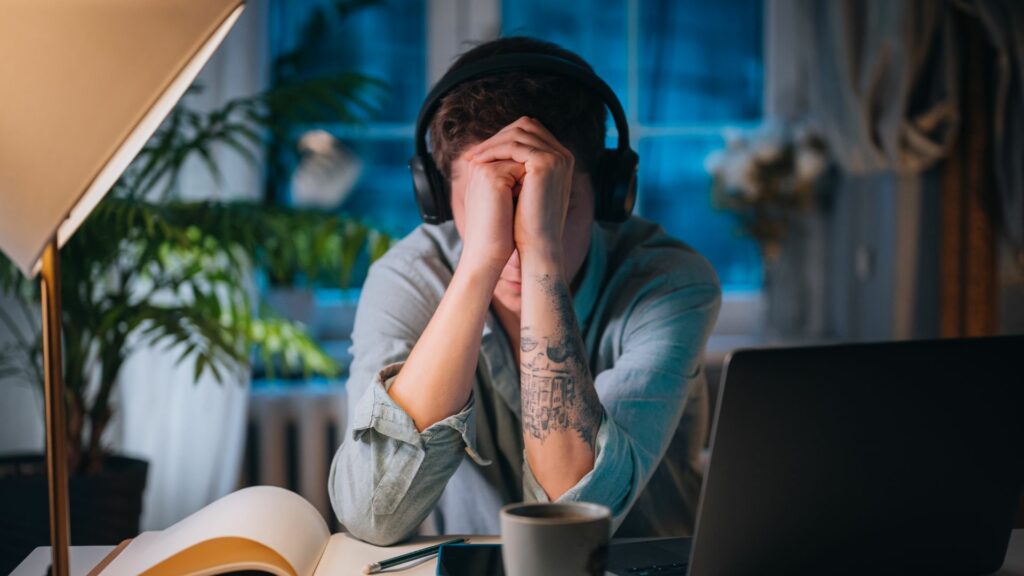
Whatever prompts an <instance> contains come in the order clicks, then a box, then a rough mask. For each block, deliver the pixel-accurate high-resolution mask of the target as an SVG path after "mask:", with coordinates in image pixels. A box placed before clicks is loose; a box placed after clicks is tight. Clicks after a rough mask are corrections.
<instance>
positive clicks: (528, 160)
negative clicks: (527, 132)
mask: <svg viewBox="0 0 1024 576" xmlns="http://www.w3.org/2000/svg"><path fill="white" fill-rule="evenodd" d="M494 160H514V161H516V162H521V163H523V164H531V165H554V164H557V163H559V162H563V161H564V160H565V158H563V157H562V156H561V155H560V154H557V153H555V152H554V151H552V150H549V149H547V148H546V147H545V148H538V147H536V146H531V145H529V144H526V143H523V142H519V141H516V140H509V141H506V142H502V143H500V144H495V145H493V146H490V147H488V148H485V149H483V150H481V151H480V152H478V153H477V155H476V156H475V157H474V158H473V162H474V163H483V162H492V161H494Z"/></svg>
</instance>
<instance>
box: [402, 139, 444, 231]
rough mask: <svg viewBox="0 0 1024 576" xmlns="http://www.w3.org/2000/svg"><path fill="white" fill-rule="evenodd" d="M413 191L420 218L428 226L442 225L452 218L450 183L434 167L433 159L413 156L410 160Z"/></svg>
mask: <svg viewBox="0 0 1024 576" xmlns="http://www.w3.org/2000/svg"><path fill="white" fill-rule="evenodd" d="M409 171H410V173H411V174H412V189H413V193H414V194H415V195H416V205H417V206H419V209H420V217H421V218H423V221H424V222H426V223H427V224H441V223H443V222H447V221H448V220H451V218H452V210H451V199H450V197H449V193H448V182H447V181H446V180H445V178H444V176H443V175H442V174H441V172H440V171H439V170H438V169H437V167H436V166H435V165H434V159H433V158H423V157H421V156H413V157H412V158H411V159H410V160H409Z"/></svg>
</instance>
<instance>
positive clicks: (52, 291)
mask: <svg viewBox="0 0 1024 576" xmlns="http://www.w3.org/2000/svg"><path fill="white" fill-rule="evenodd" d="M39 284H40V292H41V293H42V308H43V373H44V378H43V383H44V386H43V391H44V396H45V401H46V470H47V477H48V479H49V486H50V549H51V553H52V555H53V560H52V562H53V564H52V566H51V571H50V574H53V575H55V576H67V574H68V547H69V546H70V545H71V543H70V541H69V537H68V532H69V529H68V525H69V523H68V459H67V456H66V455H65V451H64V442H65V441H66V440H67V436H66V431H65V422H66V421H65V420H64V402H65V399H64V376H63V372H64V365H63V361H62V360H61V345H62V343H61V310H60V249H59V247H58V246H57V237H56V235H54V237H53V238H51V239H50V243H49V244H48V245H47V246H46V250H45V251H44V252H43V267H42V271H41V272H40V276H39Z"/></svg>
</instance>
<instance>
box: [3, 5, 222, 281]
mask: <svg viewBox="0 0 1024 576" xmlns="http://www.w3.org/2000/svg"><path fill="white" fill-rule="evenodd" d="M241 11H242V2H241V0H4V2H3V7H2V8H0V12H2V17H0V250H2V251H3V252H4V253H5V254H6V255H7V256H8V257H9V258H10V259H11V260H12V261H14V263H15V264H16V265H17V266H18V267H19V268H20V269H21V270H22V272H23V273H25V274H26V275H27V276H33V275H34V274H35V273H36V271H37V270H38V268H39V260H40V257H41V255H42V252H43V249H44V248H45V247H46V245H47V243H48V242H50V240H51V239H52V238H53V237H54V235H56V238H57V242H58V245H60V246H63V245H64V243H65V242H67V240H68V238H70V237H71V235H72V234H73V233H74V232H75V230H76V229H77V228H78V226H80V225H81V223H82V221H83V220H85V218H86V216H88V215H89V213H90V212H91V211H92V210H93V209H94V208H95V207H96V205H97V204H98V203H99V201H100V200H101V199H102V198H103V196H104V195H105V194H106V193H107V191H108V190H109V189H110V188H111V186H113V184H114V183H115V182H116V181H117V179H118V178H119V177H120V176H121V173H122V172H123V171H124V170H125V168H127V167H128V164H129V163H130V162H131V161H132V159H133V158H134V157H135V155H136V154H138V153H139V151H140V150H141V149H142V147H143V145H144V144H145V143H146V141H147V140H148V139H149V138H150V137H151V136H152V135H153V133H154V132H155V131H156V129H157V128H158V127H159V125H160V123H161V122H162V121H163V119H164V118H165V117H166V116H167V114H168V113H169V112H170V111H171V109H172V108H173V107H174V104H175V103H176V102H177V101H178V99H179V98H181V96H182V94H184V93H185V90H186V89H187V88H188V86H189V85H190V84H191V83H192V81H193V80H194V79H195V77H196V75H198V74H199V70H200V69H201V68H202V66H203V64H204V63H205V62H206V61H207V60H208V59H209V57H210V55H211V54H212V53H213V51H214V50H215V49H216V48H217V46H218V45H219V44H220V42H221V41H222V40H223V39H224V37H225V36H226V35H227V32H228V30H229V29H230V28H231V26H232V24H234V22H235V20H236V19H237V18H238V15H239V14H240V13H241Z"/></svg>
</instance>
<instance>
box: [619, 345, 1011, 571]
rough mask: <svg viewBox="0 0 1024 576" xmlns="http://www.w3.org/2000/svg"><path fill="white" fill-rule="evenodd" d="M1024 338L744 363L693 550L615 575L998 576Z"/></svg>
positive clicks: (654, 545)
mask: <svg viewBox="0 0 1024 576" xmlns="http://www.w3.org/2000/svg"><path fill="white" fill-rule="evenodd" d="M1022 358H1024V336H1009V337H996V338H974V339H957V340H938V341H918V342H900V343H883V344H859V345H842V346H827V347H813V348H791V349H765V350H744V351H739V352H735V353H734V354H733V355H732V356H731V358H730V359H729V360H728V361H727V365H726V370H725V372H724V374H723V376H722V385H721V388H720V390H719V397H718V398H719V399H718V405H717V410H716V416H715V423H714V429H713V432H712V444H711V458H710V463H709V466H708V470H707V474H706V477H705V479H704V486H703V488H702V492H701V500H700V505H699V508H698V513H697V522H696V528H695V532H694V538H693V539H692V542H691V541H690V540H689V539H679V538H675V539H660V540H655V541H650V542H644V543H632V544H625V545H613V546H612V547H611V549H610V555H609V567H608V568H609V571H610V572H611V573H613V574H618V575H623V576H625V575H629V576H637V575H643V574H659V575H667V574H684V573H689V574H690V575H692V576H708V575H711V574H715V575H720V576H729V575H739V574H791V575H797V574H855V573H859V574H885V573H894V574H895V573H900V574H960V575H968V574H990V573H992V572H994V571H996V570H998V569H999V567H1000V566H1001V565H1002V563H1003V558H1004V556H1005V554H1006V549H1007V544H1008V542H1009V538H1010V533H1011V530H1012V527H1013V517H1014V512H1015V510H1016V507H1017V505H1018V502H1019V499H1020V496H1021V490H1022V487H1024V483H1022V482H1024V362H1022Z"/></svg>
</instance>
